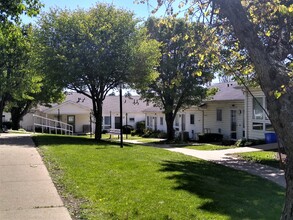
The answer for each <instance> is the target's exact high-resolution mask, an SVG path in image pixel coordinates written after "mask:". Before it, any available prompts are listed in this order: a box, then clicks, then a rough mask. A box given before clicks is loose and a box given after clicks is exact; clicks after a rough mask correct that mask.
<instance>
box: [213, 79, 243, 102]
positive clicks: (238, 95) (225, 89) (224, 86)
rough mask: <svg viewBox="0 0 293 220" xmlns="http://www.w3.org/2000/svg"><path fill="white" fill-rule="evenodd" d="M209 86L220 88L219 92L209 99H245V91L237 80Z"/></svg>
mask: <svg viewBox="0 0 293 220" xmlns="http://www.w3.org/2000/svg"><path fill="white" fill-rule="evenodd" d="M209 88H218V91H217V93H216V94H215V95H214V96H213V97H212V98H211V99H209V100H208V101H235V100H244V94H243V91H242V90H241V89H240V87H239V85H238V83H237V82H227V83H215V84H213V85H212V86H210V87H209Z"/></svg>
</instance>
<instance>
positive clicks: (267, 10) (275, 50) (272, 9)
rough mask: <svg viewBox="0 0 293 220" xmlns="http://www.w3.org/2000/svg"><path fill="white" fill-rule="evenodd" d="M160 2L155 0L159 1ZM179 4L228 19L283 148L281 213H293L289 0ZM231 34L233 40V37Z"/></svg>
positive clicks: (209, 17) (214, 20)
mask: <svg viewBox="0 0 293 220" xmlns="http://www.w3.org/2000/svg"><path fill="white" fill-rule="evenodd" d="M164 2H167V1H165V0H160V1H158V6H161V5H163V3H164ZM182 4H183V5H181V7H183V8H184V6H185V7H187V8H188V12H189V15H192V16H196V17H197V18H204V19H203V20H205V21H209V22H210V23H211V24H216V25H220V26H221V25H222V24H223V23H226V24H227V25H229V26H228V27H229V29H230V33H231V36H235V37H236V39H237V43H238V44H239V45H240V48H242V51H243V52H246V53H247V55H248V56H249V58H250V59H251V62H252V64H253V70H252V71H254V73H255V79H256V80H257V81H258V83H259V85H260V87H261V89H262V91H263V92H264V94H265V96H266V100H267V108H268V111H269V118H270V120H271V122H272V125H273V127H274V129H275V131H276V133H277V135H278V139H279V142H280V143H281V144H282V146H284V148H285V151H286V154H287V165H286V170H285V177H286V183H287V187H286V200H285V206H284V209H283V212H282V216H281V219H293V199H292V198H293V133H292V130H293V114H292V109H293V102H292V100H293V89H292V87H293V84H292V77H293V71H292V69H293V64H292V60H293V55H292V54H293V51H292V48H293V45H292V42H293V34H292V27H293V17H292V16H293V2H292V0H267V1H261V0H254V1H252V0H244V1H240V0H233V1H232V0H201V1H199V0H194V1H193V0H189V1H186V2H183V1H182ZM169 7H172V6H171V5H170V4H169ZM169 9H170V8H169ZM219 37H221V36H219ZM230 40H232V41H234V42H235V38H234V37H232V38H230ZM223 65H225V64H223Z"/></svg>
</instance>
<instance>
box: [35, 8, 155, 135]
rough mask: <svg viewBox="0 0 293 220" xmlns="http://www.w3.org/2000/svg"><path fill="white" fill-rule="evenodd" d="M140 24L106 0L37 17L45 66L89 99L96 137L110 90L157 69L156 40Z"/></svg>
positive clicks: (128, 13) (68, 86)
mask: <svg viewBox="0 0 293 220" xmlns="http://www.w3.org/2000/svg"><path fill="white" fill-rule="evenodd" d="M137 24H138V20H136V19H134V17H133V14H132V13H130V12H128V11H124V10H120V9H116V8H114V7H113V6H110V5H105V4H98V5H96V6H95V7H92V8H90V9H89V10H87V11H86V10H82V9H79V10H76V11H69V10H60V9H55V10H51V11H50V12H49V13H47V14H45V15H44V16H43V17H42V18H41V20H40V21H39V33H38V37H39V40H40V42H41V44H42V47H41V48H40V53H41V54H42V58H43V60H44V70H45V71H46V72H48V73H50V74H52V75H53V76H55V77H56V78H58V79H59V80H60V82H61V83H63V84H64V85H65V86H66V87H67V88H68V89H71V90H75V91H76V92H78V93H82V94H84V95H85V96H87V97H89V98H91V100H92V105H93V114H94V117H95V120H96V127H95V139H96V140H100V139H101V129H102V104H103V100H104V99H105V96H106V95H107V93H108V92H110V91H111V90H112V89H115V88H116V87H118V86H120V85H121V84H123V83H127V82H129V81H131V82H129V83H133V79H132V78H137V79H140V80H141V81H142V79H143V78H144V76H147V75H148V74H150V73H152V72H153V70H152V68H151V65H152V64H155V62H156V61H155V60H156V57H157V55H156V51H157V49H156V46H157V43H156V42H154V41H149V40H148V39H147V36H146V35H145V34H144V33H143V31H139V30H138V28H137ZM142 58H143V59H142ZM147 61H150V62H148V63H147ZM151 75H152V74H151ZM146 78H148V77H146ZM117 105H118V103H117Z"/></svg>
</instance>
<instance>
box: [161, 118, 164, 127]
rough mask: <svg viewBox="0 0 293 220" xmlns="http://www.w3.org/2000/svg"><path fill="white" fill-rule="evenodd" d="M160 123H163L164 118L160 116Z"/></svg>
mask: <svg viewBox="0 0 293 220" xmlns="http://www.w3.org/2000/svg"><path fill="white" fill-rule="evenodd" d="M160 125H164V118H163V117H160Z"/></svg>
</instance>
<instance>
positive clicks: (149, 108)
mask: <svg viewBox="0 0 293 220" xmlns="http://www.w3.org/2000/svg"><path fill="white" fill-rule="evenodd" d="M209 88H218V91H217V93H216V94H215V95H214V96H213V97H212V98H210V99H209V100H206V102H212V101H235V100H244V94H243V92H242V90H241V89H239V86H238V84H237V83H236V82H228V83H216V84H213V85H212V86H210V87H209ZM66 103H71V104H75V105H77V106H80V107H83V108H84V109H89V110H90V109H92V100H91V99H90V98H88V97H87V96H85V95H83V94H80V93H77V92H68V94H67V96H66V99H65V101H64V102H63V103H61V104H53V105H52V107H50V108H48V107H44V106H41V108H40V110H41V111H44V112H46V111H47V112H50V109H54V108H58V107H59V106H61V105H64V104H66ZM119 103H120V100H119V96H106V98H105V100H104V102H103V114H104V115H107V114H110V112H111V113H119V112H120V105H119ZM122 103H123V107H122V108H123V112H127V113H141V112H162V111H163V110H162V109H161V108H159V107H156V106H154V105H153V104H152V103H147V102H146V101H143V100H142V99H141V98H140V96H131V97H125V96H123V97H122Z"/></svg>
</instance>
